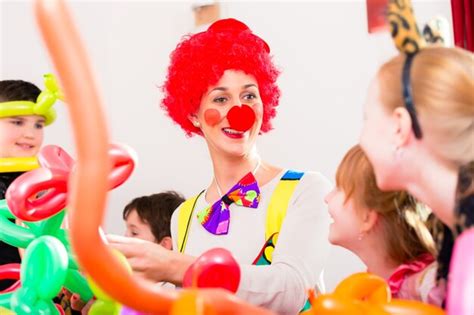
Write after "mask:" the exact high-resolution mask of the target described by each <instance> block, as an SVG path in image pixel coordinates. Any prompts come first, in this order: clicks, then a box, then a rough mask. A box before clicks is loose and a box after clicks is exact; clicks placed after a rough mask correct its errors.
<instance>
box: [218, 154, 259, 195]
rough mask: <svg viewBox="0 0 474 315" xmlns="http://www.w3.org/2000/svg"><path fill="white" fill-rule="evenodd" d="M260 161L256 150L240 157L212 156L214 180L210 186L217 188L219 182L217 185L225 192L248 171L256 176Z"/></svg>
mask: <svg viewBox="0 0 474 315" xmlns="http://www.w3.org/2000/svg"><path fill="white" fill-rule="evenodd" d="M260 163H261V160H260V156H259V155H258V154H257V152H256V151H254V152H252V153H251V154H249V155H246V156H240V157H235V156H234V157H223V156H219V158H213V159H212V166H213V170H214V178H215V180H214V181H213V183H212V184H211V187H210V188H213V187H212V186H216V187H214V188H216V190H217V185H216V183H219V184H218V185H219V187H220V189H221V191H222V192H223V193H226V192H227V191H229V189H231V188H232V187H233V186H234V185H235V184H236V183H237V182H238V181H239V180H240V179H241V178H242V177H244V176H245V175H246V174H247V173H249V172H253V173H254V176H255V177H256V178H258V176H259V173H260V167H259V165H260Z"/></svg>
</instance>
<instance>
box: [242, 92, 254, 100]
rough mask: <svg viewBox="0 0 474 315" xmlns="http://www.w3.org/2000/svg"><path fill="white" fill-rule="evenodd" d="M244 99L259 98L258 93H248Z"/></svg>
mask: <svg viewBox="0 0 474 315" xmlns="http://www.w3.org/2000/svg"><path fill="white" fill-rule="evenodd" d="M243 98H244V100H253V99H256V98H257V95H255V94H254V93H248V94H245V95H244V96H243Z"/></svg>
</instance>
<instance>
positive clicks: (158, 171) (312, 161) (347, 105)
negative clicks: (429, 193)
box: [0, 0, 451, 289]
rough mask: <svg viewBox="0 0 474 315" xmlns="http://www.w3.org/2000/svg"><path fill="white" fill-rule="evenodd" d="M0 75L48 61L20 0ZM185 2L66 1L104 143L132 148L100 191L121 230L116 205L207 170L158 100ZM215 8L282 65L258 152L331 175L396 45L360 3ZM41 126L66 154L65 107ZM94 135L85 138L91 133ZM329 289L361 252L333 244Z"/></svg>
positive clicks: (200, 152)
mask: <svg viewBox="0 0 474 315" xmlns="http://www.w3.org/2000/svg"><path fill="white" fill-rule="evenodd" d="M0 1H1V5H0V19H1V20H0V21H1V23H0V34H1V35H0V36H1V37H0V39H1V40H0V62H1V63H0V78H1V79H15V78H21V79H25V80H29V81H32V82H34V83H36V84H37V85H38V86H40V88H42V87H43V82H42V80H41V75H42V74H43V73H47V72H50V71H53V69H52V68H51V63H50V61H49V59H48V56H47V53H46V51H45V49H44V47H43V45H42V42H41V39H40V35H39V33H38V32H37V30H36V25H35V21H34V18H33V14H32V8H31V3H30V2H23V1H22V2H19V1H5V0H0ZM190 7H191V5H190V2H171V1H169V2H162V1H160V2H157V1H156V2H152V1H143V2H139V1H87V2H86V1H80V2H77V1H76V2H72V3H71V8H72V10H73V14H74V16H75V18H76V21H77V23H78V24H79V28H80V31H81V33H82V36H83V39H84V41H85V43H86V45H87V47H88V49H89V53H90V57H91V60H92V62H93V65H94V67H95V72H96V75H97V78H98V82H99V83H100V87H101V91H102V93H103V96H104V99H105V102H106V106H107V108H106V110H107V114H108V118H109V119H108V124H109V128H110V131H111V135H112V139H113V141H117V142H123V143H126V144H128V145H130V146H131V147H133V148H134V149H135V150H136V151H137V153H138V156H139V165H138V167H137V169H136V171H135V173H134V174H133V175H132V177H131V178H130V179H129V181H128V182H127V183H125V184H124V185H123V186H122V187H120V188H118V189H116V190H115V191H114V192H112V193H111V194H110V201H109V210H108V213H107V217H106V224H105V225H106V229H107V230H108V231H109V232H114V233H122V232H123V230H124V227H123V224H122V219H121V212H122V209H123V206H124V205H125V204H126V203H127V202H128V201H129V200H130V199H132V198H134V197H136V196H139V195H144V194H150V193H154V192H158V191H162V190H165V189H176V190H179V191H181V192H183V193H184V194H185V195H186V196H191V194H193V193H196V192H197V191H198V190H200V189H202V188H203V187H205V185H207V184H208V183H209V182H210V180H211V176H210V163H209V159H208V156H207V151H206V146H205V145H204V143H203V141H202V140H201V139H199V138H196V137H195V138H192V139H187V138H186V137H185V136H184V135H183V133H182V132H181V130H180V129H179V128H178V127H176V126H174V125H173V124H172V123H171V121H170V120H169V119H168V118H167V117H165V115H164V113H163V111H161V110H160V108H159V101H160V97H161V94H160V91H159V89H158V88H157V86H159V85H161V84H162V82H163V80H164V77H165V70H166V67H167V63H168V55H169V53H170V52H171V50H172V49H173V48H174V47H175V45H176V44H177V42H178V40H179V38H180V37H181V36H182V35H184V34H185V33H187V32H190V31H192V26H193V20H192V12H191V10H190ZM415 12H416V14H417V15H418V20H419V23H424V22H426V21H427V20H428V19H429V18H430V17H432V16H434V15H437V14H442V15H444V16H445V17H446V18H448V19H449V20H450V21H451V10H450V4H449V1H448V0H433V1H421V0H420V1H415ZM223 15H224V17H235V18H238V19H241V20H242V21H244V22H245V23H247V24H248V25H249V26H250V27H251V28H252V29H253V30H254V31H255V33H256V34H258V35H260V36H262V37H263V38H264V39H265V40H266V41H267V42H268V43H269V45H270V47H271V49H272V52H273V53H274V55H275V61H276V63H277V64H278V65H279V66H280V67H281V68H282V70H283V74H282V76H281V79H280V81H279V83H280V87H281V89H282V91H283V96H282V99H281V102H280V107H279V109H278V111H279V114H278V116H277V118H276V119H275V121H274V126H275V130H274V131H273V132H271V133H269V134H267V135H265V136H262V137H261V139H260V141H259V149H260V152H261V154H262V156H263V157H264V158H265V159H266V160H268V161H270V162H273V163H275V164H277V165H280V166H283V167H291V168H296V169H303V170H318V171H321V172H323V173H324V174H325V175H326V176H328V177H329V178H331V179H333V177H334V173H335V170H336V167H337V165H338V163H339V161H340V159H341V158H342V156H343V155H344V153H345V152H346V151H347V150H348V148H349V147H350V146H351V145H353V144H355V143H356V142H357V139H358V135H359V130H360V127H361V122H362V104H363V102H364V99H365V93H366V88H367V85H368V84H369V81H370V78H371V76H372V75H373V74H374V72H375V69H376V67H377V65H378V64H379V63H380V62H381V61H382V60H384V59H386V58H387V57H389V56H390V55H391V54H393V53H394V49H393V47H392V44H391V42H390V39H389V37H388V34H380V35H376V36H369V35H368V33H367V22H366V8H365V1H333V0H326V1H313V2H297V3H295V2H290V1H288V2H270V1H266V2H257V3H252V2H225V3H224V5H223ZM56 107H57V109H58V114H59V115H58V116H59V119H58V120H57V121H56V122H55V123H54V124H53V125H52V126H50V127H48V128H47V129H46V134H47V135H46V143H54V144H58V145H60V146H62V147H64V148H65V149H66V150H68V151H69V152H71V153H72V154H73V153H74V145H73V143H72V137H71V132H70V127H69V121H68V117H67V110H66V108H65V106H63V105H59V106H56ZM91 141H93V139H91ZM328 266H330V267H329V268H328V270H327V272H326V280H327V285H328V289H332V288H333V287H334V285H335V284H336V283H338V282H339V281H340V280H341V279H342V278H344V277H345V276H346V275H348V274H350V273H353V272H354V271H359V270H362V269H363V267H362V264H361V263H360V262H359V260H358V259H357V258H356V257H355V256H354V255H352V254H351V253H349V252H347V251H346V250H343V249H340V248H334V249H333V253H332V255H331V257H330V263H329V264H328Z"/></svg>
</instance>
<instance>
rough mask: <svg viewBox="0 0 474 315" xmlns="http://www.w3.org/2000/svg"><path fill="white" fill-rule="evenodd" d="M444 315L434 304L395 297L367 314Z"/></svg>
mask: <svg viewBox="0 0 474 315" xmlns="http://www.w3.org/2000/svg"><path fill="white" fill-rule="evenodd" d="M395 314H396V315H444V314H445V312H444V311H443V310H442V309H440V308H439V307H436V306H434V305H430V304H425V303H421V302H419V301H409V300H399V299H395V300H393V301H392V302H390V303H387V304H383V305H380V306H379V307H377V308H374V309H373V310H372V311H371V312H370V313H368V314H367V315H395Z"/></svg>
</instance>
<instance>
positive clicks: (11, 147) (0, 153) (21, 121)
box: [0, 115, 45, 158]
mask: <svg viewBox="0 0 474 315" xmlns="http://www.w3.org/2000/svg"><path fill="white" fill-rule="evenodd" d="M44 122H45V120H44V117H42V116H37V115H27V116H13V117H6V118H0V158H10V157H31V156H35V155H36V154H38V151H39V149H40V147H41V144H42V143H43V131H44V130H43V127H44Z"/></svg>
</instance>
